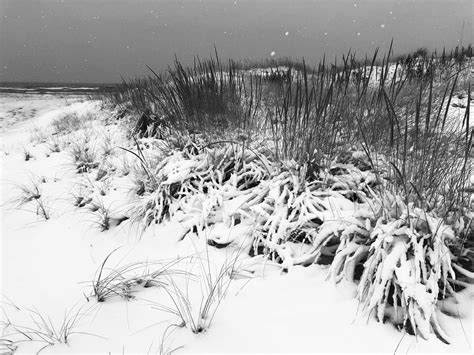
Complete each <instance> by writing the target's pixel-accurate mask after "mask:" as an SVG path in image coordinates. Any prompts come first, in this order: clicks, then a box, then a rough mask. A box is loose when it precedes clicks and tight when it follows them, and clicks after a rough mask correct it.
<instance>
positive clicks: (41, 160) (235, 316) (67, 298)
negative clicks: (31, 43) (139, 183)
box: [0, 96, 473, 354]
mask: <svg viewBox="0 0 474 355" xmlns="http://www.w3.org/2000/svg"><path fill="white" fill-rule="evenodd" d="M2 100H6V99H2ZM13 100H15V103H9V105H12V107H14V106H15V105H16V104H18V103H19V102H21V103H22V107H25V106H28V105H30V106H31V108H34V107H35V105H38V102H40V105H43V106H41V107H42V109H41V110H39V111H38V110H37V111H36V112H37V114H31V116H30V117H28V119H27V120H22V121H19V122H16V123H15V122H14V123H12V124H9V125H8V127H4V130H3V131H2V133H1V135H0V139H1V142H2V143H1V145H0V148H1V152H0V160H1V197H0V204H1V220H0V222H1V253H2V258H1V267H2V272H1V284H0V285H1V292H2V309H3V312H2V320H3V321H4V322H7V323H8V322H10V323H12V324H15V325H18V326H25V327H26V326H27V327H34V326H35V325H34V323H33V322H32V319H31V315H32V314H33V313H32V311H34V310H37V312H38V313H40V314H41V315H43V316H44V317H45V318H48V317H50V318H51V322H52V323H53V324H54V325H57V327H58V328H59V327H60V324H61V322H62V319H63V315H64V312H65V311H66V310H67V309H71V308H74V309H75V310H78V309H81V310H82V311H81V312H82V313H84V316H82V317H81V318H80V321H79V323H78V325H77V328H76V329H74V330H75V331H77V332H78V333H76V334H72V335H71V337H70V339H69V340H68V344H55V345H53V346H48V347H46V348H44V349H43V350H42V353H56V354H63V353H109V352H110V353H116V354H118V353H120V354H122V353H125V354H129V353H160V343H161V340H162V336H163V334H164V332H165V331H166V330H167V328H168V327H169V326H170V325H172V324H177V323H179V321H178V319H177V317H176V316H175V315H173V314H170V313H167V312H164V311H163V310H159V309H157V308H156V307H154V306H156V305H167V306H171V302H170V299H169V297H168V295H167V293H166V292H164V291H163V289H161V288H160V287H150V288H139V289H137V290H136V291H137V292H136V293H134V296H135V298H134V299H132V300H130V301H125V300H124V299H122V298H119V297H114V298H110V299H107V300H106V301H105V302H102V303H98V302H96V300H95V299H94V298H89V301H87V299H86V298H87V297H86V296H89V294H90V292H91V287H90V284H91V283H90V282H91V280H93V278H94V275H95V273H96V270H97V268H98V267H100V265H101V263H102V262H103V261H104V258H105V257H106V256H107V255H109V254H110V253H111V252H112V251H114V250H115V249H116V248H119V249H118V250H116V251H115V252H114V253H113V254H112V255H111V257H110V259H109V261H108V264H107V265H110V266H112V267H120V266H121V265H125V264H127V263H130V262H145V261H148V262H150V265H152V263H153V261H157V260H172V259H175V258H185V259H184V261H183V262H181V263H179V265H177V266H176V268H180V269H181V270H183V271H188V272H192V273H194V274H196V275H197V279H196V280H194V281H190V282H189V284H188V285H186V282H185V281H184V280H183V279H180V280H178V281H177V284H178V287H181V288H182V289H184V288H185V287H186V286H188V293H189V299H190V302H191V303H192V306H193V309H194V311H196V310H197V309H198V308H199V305H200V302H201V294H202V292H203V283H202V282H203V281H202V280H203V279H204V275H203V271H202V269H203V268H204V269H205V268H206V267H209V269H211V270H212V272H214V271H218V270H219V269H220V267H221V265H223V264H224V263H225V261H226V260H228V259H229V257H232V255H233V253H235V252H237V251H236V248H235V247H234V248H223V249H216V248H212V247H207V246H206V243H205V242H204V240H203V238H202V236H201V237H199V236H197V235H194V234H189V235H187V236H186V237H185V238H184V239H183V240H179V238H180V237H181V236H182V227H181V225H180V223H179V222H178V221H177V220H178V219H176V220H175V221H174V222H173V221H172V222H167V223H164V224H162V225H155V224H152V225H151V226H149V227H148V228H147V229H146V230H145V231H144V232H143V231H142V230H141V227H138V226H137V225H135V224H133V223H131V222H130V221H125V222H124V223H122V224H120V225H118V226H116V227H113V228H111V229H110V230H107V231H104V232H102V231H101V229H100V228H97V224H96V223H95V222H96V221H97V214H94V213H93V212H91V211H89V210H87V209H84V208H83V209H80V208H78V207H75V206H74V205H73V202H74V197H73V193H74V192H75V191H78V190H80V189H82V188H83V189H86V190H87V189H88V188H90V186H89V187H85V186H86V185H85V180H87V179H86V177H88V178H89V180H94V179H93V178H92V175H90V174H89V175H90V176H87V174H84V175H85V176H84V175H81V174H78V173H77V172H76V169H75V166H74V164H72V160H71V155H70V154H69V153H68V148H67V146H66V147H65V148H64V149H63V150H62V151H61V152H55V153H48V149H47V144H46V143H37V142H32V141H31V140H30V137H31V135H32V134H31V132H34V131H35V130H36V131H44V132H46V133H47V132H48V130H50V123H51V122H52V121H53V120H54V119H57V118H59V117H62V116H64V115H67V114H72V113H75V114H77V115H78V116H79V117H84V119H85V117H89V118H88V121H87V123H86V127H87V128H85V129H84V132H72V133H71V134H70V135H69V136H68V137H69V138H68V137H66V138H65V140H68V139H69V140H70V141H73V142H74V141H77V140H78V139H79V138H78V137H81V135H87V136H88V137H89V139H90V142H91V143H90V144H91V146H93V147H97V149H99V148H98V147H101V146H102V144H103V141H104V137H111V139H112V142H113V145H114V146H115V147H119V146H121V147H130V146H131V143H130V142H128V141H127V139H126V138H125V134H124V129H123V127H121V126H120V124H118V123H117V122H115V121H114V122H112V123H107V124H106V121H105V120H104V118H106V116H107V112H102V111H100V105H99V103H98V102H92V101H86V102H75V103H73V104H71V105H68V104H67V103H65V102H64V100H51V101H48V104H47V105H48V109H47V110H45V109H44V108H45V106H44V105H45V103H44V102H43V101H41V100H39V101H38V100H27V99H25V100H24V101H21V100H22V98H21V97H19V96H16V97H15V98H14V99H13ZM44 100H50V98H44ZM7 101H8V100H6V101H2V103H3V102H7ZM13 111H14V110H13ZM29 112H30V113H31V112H32V111H31V110H30V111H29ZM10 114H11V113H10ZM5 115H8V114H7V113H5ZM91 115H92V116H93V118H96V119H93V120H90V116H91ZM7 119H11V117H7ZM66 145H67V144H66ZM25 149H27V150H29V151H30V152H31V153H32V155H33V158H32V159H30V160H28V161H25V159H24V150H25ZM113 151H114V153H113V154H114V157H113V159H114V161H120V159H126V158H129V157H127V154H128V153H127V152H125V151H124V150H121V149H117V148H115V149H114V150H113ZM187 169H189V167H186V166H176V171H175V172H173V174H170V175H169V176H170V177H169V179H170V180H169V181H167V182H168V183H171V182H172V181H171V179H174V180H173V181H179V180H180V179H181V175H182V174H181V172H182V171H183V170H187ZM119 170H120V169H119ZM31 181H43V182H40V188H41V191H42V198H44V201H45V203H46V204H47V205H48V206H49V207H50V208H51V218H50V219H49V220H47V221H44V220H42V219H41V218H39V217H38V216H37V215H36V213H34V212H35V208H34V207H33V206H34V205H32V204H31V203H30V204H26V205H24V206H23V207H21V208H16V205H15V203H14V202H13V201H14V200H15V199H16V198H17V197H18V194H19V190H18V186H20V185H22V184H27V185H28V184H31ZM100 184H101V182H100V181H92V185H94V186H95V187H97V186H99V185H100ZM132 184H133V183H132V181H131V178H130V177H129V176H124V175H123V174H120V173H119V172H117V173H115V174H111V177H110V178H108V180H107V184H106V185H107V186H106V187H105V188H106V190H107V193H106V194H105V196H102V195H100V194H98V193H97V191H95V190H94V191H92V192H91V196H92V197H93V198H94V199H96V200H98V201H100V202H101V203H102V204H103V205H104V206H107V207H110V209H111V210H112V211H113V213H114V214H115V215H118V216H120V215H122V214H123V212H124V211H126V210H127V208H129V207H130V205H129V204H130V200H131V198H130V195H131V194H132V193H131V186H132ZM229 208H232V207H231V206H229ZM238 227H239V228H241V229H242V231H228V234H227V235H226V234H225V228H226V226H225V225H222V224H216V225H215V227H214V229H213V230H211V231H210V232H209V233H210V234H211V236H212V235H213V234H215V235H217V234H218V237H220V238H224V239H226V238H227V239H229V240H232V239H233V238H234V237H233V236H232V233H237V232H238V233H242V234H245V232H246V231H247V230H248V226H246V225H240V226H238ZM190 256H193V258H191V257H190ZM197 256H199V257H200V258H201V259H197ZM196 260H205V264H207V260H208V261H209V266H207V265H206V266H205V267H203V264H204V263H202V262H199V261H196ZM238 266H239V273H238V277H237V275H236V277H235V280H233V281H232V282H231V283H230V287H229V289H228V292H227V295H226V297H225V298H223V300H222V302H221V304H220V306H219V308H217V310H216V313H215V317H214V318H213V319H212V323H211V324H210V326H209V328H208V329H207V330H206V331H204V332H201V333H199V334H193V333H192V332H191V331H190V329H188V328H176V329H175V330H174V331H172V332H170V331H169V330H168V333H167V334H170V335H169V336H168V337H166V341H165V342H164V346H165V348H167V349H168V350H171V349H174V348H177V347H179V349H177V350H176V352H177V353H202V352H204V353H249V352H250V353H268V352H270V353H277V352H285V353H287V352H288V353H295V352H311V353H313V352H323V353H360V352H363V353H394V352H396V353H472V342H473V336H472V335H473V318H472V294H471V295H461V296H460V297H466V300H465V301H464V304H465V305H467V306H468V307H467V309H465V308H461V307H460V306H459V305H454V306H453V304H452V303H450V304H447V305H446V308H449V307H451V310H452V312H453V313H458V312H459V313H460V314H461V315H462V316H463V317H462V318H460V319H456V318H453V317H448V316H446V315H444V314H441V313H439V314H438V317H439V321H440V323H441V324H442V326H443V328H444V329H445V330H446V332H447V333H448V334H449V336H450V339H451V341H452V343H451V344H450V345H447V344H444V343H442V342H440V341H439V340H438V339H436V337H434V336H432V337H431V338H430V339H429V340H423V339H421V338H418V339H417V338H415V337H414V336H411V335H408V334H404V333H403V332H399V331H398V330H396V329H395V328H394V326H392V325H391V324H390V323H387V324H382V323H377V322H376V321H375V320H374V319H373V317H372V316H369V315H367V314H363V313H362V312H361V311H360V310H359V306H360V305H359V304H358V301H357V300H355V298H354V295H355V293H356V289H357V285H355V284H351V283H348V282H345V281H343V282H340V283H339V284H338V285H337V286H336V285H335V284H334V282H333V280H326V277H327V273H328V268H326V267H323V266H318V265H313V266H310V267H302V266H295V267H293V268H291V269H290V270H289V273H287V274H286V273H282V272H281V266H279V265H276V264H274V263H272V262H270V261H267V262H264V261H263V260H262V259H260V258H258V257H256V258H249V257H244V256H242V258H241V260H240V261H239V262H238ZM150 267H152V266H150ZM199 280H201V281H199ZM469 306H470V307H469ZM81 307H82V308H81ZM168 329H174V328H168ZM10 332H11V326H10V327H6V328H5V329H4V330H3V335H2V337H4V338H7V339H10V338H9V337H11V338H12V340H13V337H15V336H14V335H11V333H10ZM79 332H81V333H79ZM19 338H21V337H18V335H16V337H15V339H19ZM43 346H44V343H41V342H29V341H27V342H22V343H19V344H18V348H17V353H30V352H33V353H34V352H37V351H38V350H39V349H41V348H42V347H43ZM0 349H1V347H0Z"/></svg>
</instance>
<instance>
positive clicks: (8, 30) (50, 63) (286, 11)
mask: <svg viewBox="0 0 474 355" xmlns="http://www.w3.org/2000/svg"><path fill="white" fill-rule="evenodd" d="M472 13H473V9H472V1H471V0H426V1H425V0H411V1H409V0H399V1H391V0H370V1H368V0H361V1H357V0H351V1H346V0H319V1H307V0H285V1H284V0H258V1H257V0H254V1H250V0H235V1H234V0H202V1H199V0H181V1H180V0H169V1H158V0H155V1H149V0H0V81H29V82H32V81H43V82H117V81H120V75H122V76H125V77H131V76H135V75H141V74H144V73H147V69H146V66H145V64H148V65H150V66H151V67H153V68H156V69H157V70H162V69H164V68H166V66H167V65H168V64H170V63H171V62H172V60H173V57H174V55H175V54H176V55H177V56H178V58H179V59H180V60H183V61H185V62H188V63H191V60H192V57H193V56H194V55H196V54H197V55H200V56H201V57H205V56H208V55H209V54H210V53H211V52H212V51H213V46H214V44H215V45H216V46H217V49H218V51H219V54H220V55H221V56H222V57H233V58H236V59H239V58H256V59H261V58H270V55H271V53H272V52H275V57H279V56H281V57H285V56H291V57H296V58H301V57H305V59H306V60H307V61H308V62H309V63H310V64H315V62H316V61H317V60H319V59H320V58H321V57H322V54H323V53H326V55H329V56H331V57H333V56H334V55H340V54H342V53H345V52H347V51H348V50H349V49H350V48H352V49H353V50H356V51H357V52H358V53H361V54H364V53H365V52H369V53H371V52H372V51H373V50H374V48H375V47H377V46H380V47H381V48H382V49H387V47H388V44H389V42H390V40H391V38H392V37H393V38H394V41H395V50H396V52H398V53H401V52H404V51H406V50H412V49H416V48H418V47H421V46H425V47H428V48H430V49H432V48H439V49H442V47H443V46H446V47H447V48H453V47H454V46H456V44H458V41H459V40H461V33H462V32H463V37H462V41H463V43H464V44H469V43H471V42H472ZM463 23H464V31H462V28H463Z"/></svg>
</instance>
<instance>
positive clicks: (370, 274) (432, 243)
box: [358, 196, 455, 342]
mask: <svg viewBox="0 0 474 355" xmlns="http://www.w3.org/2000/svg"><path fill="white" fill-rule="evenodd" d="M387 200H388V201H387V202H388V203H386V204H385V205H384V206H383V207H382V208H383V209H385V211H384V212H385V213H384V215H383V216H381V217H380V218H379V219H378V220H377V222H376V225H375V227H374V228H373V230H372V231H371V233H370V240H371V245H370V249H369V254H368V258H367V261H366V262H365V264H364V272H363V274H362V277H361V280H360V284H359V288H358V298H359V300H360V301H361V302H362V303H363V305H364V306H365V307H366V309H367V310H368V311H374V312H375V315H376V318H377V319H378V320H379V321H385V319H390V320H391V321H392V322H393V323H394V324H397V325H400V327H404V328H406V329H408V330H409V331H411V332H412V333H414V334H419V335H420V336H422V337H423V338H425V339H426V338H428V336H429V334H430V333H431V332H432V331H433V332H434V333H435V334H436V335H437V336H438V338H440V339H441V340H443V341H444V342H448V336H447V334H446V333H445V332H444V330H443V329H442V328H441V325H440V323H439V322H438V318H437V301H438V299H439V298H444V297H445V296H446V295H447V293H450V292H451V291H452V288H451V287H450V285H449V283H448V278H450V277H452V278H454V277H455V275H454V271H453V268H452V265H451V254H450V251H449V249H448V247H447V246H446V240H449V239H453V238H454V233H453V230H452V229H451V228H450V227H449V226H447V225H445V224H444V223H443V221H442V220H441V219H439V218H436V217H434V216H433V215H432V214H428V213H426V212H425V211H423V210H421V209H419V208H413V207H412V206H406V205H405V204H404V203H403V202H402V201H401V200H400V199H398V198H397V197H393V196H389V197H388V198H387Z"/></svg>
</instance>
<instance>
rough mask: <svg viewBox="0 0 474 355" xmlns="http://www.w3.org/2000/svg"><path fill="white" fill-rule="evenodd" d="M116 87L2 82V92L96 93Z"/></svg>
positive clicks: (0, 90) (0, 89)
mask: <svg viewBox="0 0 474 355" xmlns="http://www.w3.org/2000/svg"><path fill="white" fill-rule="evenodd" d="M114 89H115V86H114V85H107V84H87V83H46V82H45V83H27V82H26V83H24V82H4V83H2V82H0V94H32V95H34V94H37V95H45V94H47V95H94V94H98V93H104V92H107V91H113V90H114Z"/></svg>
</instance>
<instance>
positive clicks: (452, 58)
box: [105, 46, 473, 342]
mask: <svg viewBox="0 0 474 355" xmlns="http://www.w3.org/2000/svg"><path fill="white" fill-rule="evenodd" d="M268 64H269V65H275V67H274V68H270V70H258V68H256V67H258V63H257V64H256V65H255V66H252V65H249V63H243V64H242V63H236V62H233V61H229V62H227V63H222V62H221V61H220V60H219V57H218V55H217V53H216V55H215V56H214V58H211V59H209V60H205V61H202V60H200V59H196V60H195V63H194V65H193V66H191V67H190V68H185V67H184V66H182V65H181V64H180V63H179V62H178V61H175V63H174V67H173V68H170V69H169V70H168V71H167V72H166V73H160V74H158V73H155V72H154V71H152V70H151V68H150V70H151V74H150V76H148V77H146V78H140V79H134V80H130V81H124V83H123V85H122V86H121V87H120V89H119V91H118V92H116V93H113V94H111V95H109V96H108V97H107V98H106V99H105V101H106V102H108V103H112V104H115V105H118V106H119V107H121V109H122V112H127V115H128V119H127V124H128V125H129V127H130V132H131V135H132V136H133V137H134V139H135V142H138V139H140V138H154V139H156V140H159V141H164V142H165V143H166V145H167V147H168V151H167V153H166V154H165V157H164V159H162V160H161V161H160V162H159V163H158V164H150V162H149V161H148V160H147V158H146V157H145V156H144V155H143V153H142V152H141V150H140V148H139V145H138V143H137V151H136V152H133V151H130V152H131V153H132V154H133V155H134V156H135V157H136V158H137V161H138V162H139V164H140V166H141V168H142V169H141V174H140V175H141V177H140V178H139V179H138V181H140V186H139V187H138V189H137V191H136V192H137V194H138V195H140V196H141V201H142V203H141V205H140V206H138V207H137V210H136V211H137V213H136V218H137V219H141V220H143V221H144V222H145V223H144V224H145V225H149V224H150V223H151V222H155V223H160V222H161V221H163V220H164V219H169V218H172V217H173V216H174V215H176V214H177V213H178V212H183V213H191V212H190V211H193V209H192V208H190V207H187V204H191V202H189V201H190V196H192V198H194V199H196V200H199V201H201V203H202V211H201V217H200V218H201V219H199V222H196V221H194V222H193V221H192V222H190V224H189V225H188V226H187V227H188V228H189V230H192V228H194V227H196V226H197V225H198V224H199V223H201V224H202V223H207V224H208V225H212V224H217V223H223V222H222V221H219V220H216V217H215V216H216V215H217V214H218V213H217V211H218V210H219V208H221V206H220V205H219V202H216V201H211V200H209V199H208V197H207V196H208V195H209V193H210V191H212V193H213V194H217V195H219V196H221V197H220V198H221V199H222V200H223V201H224V202H229V201H235V200H237V199H238V198H242V203H241V204H240V205H239V207H238V208H237V209H236V210H235V211H234V212H233V214H232V215H229V216H224V217H223V218H224V219H226V218H231V219H232V220H233V221H234V222H233V223H236V222H235V221H238V222H239V223H241V220H242V219H244V218H250V219H251V220H255V221H256V227H255V233H254V239H253V242H252V246H251V248H250V249H248V250H247V251H248V253H249V255H257V254H263V255H265V256H266V257H268V258H271V259H273V260H275V261H278V262H280V263H282V265H283V269H284V270H288V269H289V268H290V267H291V266H292V265H310V264H312V263H315V262H316V263H325V264H330V265H331V267H330V275H332V276H333V277H334V279H335V280H336V281H338V280H341V279H342V278H343V277H346V278H347V279H349V280H351V281H355V282H360V286H359V294H358V297H359V299H360V300H361V302H362V303H363V304H364V305H365V308H366V309H367V311H368V312H370V311H376V313H377V318H378V319H379V320H380V321H383V320H384V319H385V318H386V316H387V314H388V315H390V312H391V311H390V310H391V309H393V308H397V307H401V308H400V309H401V318H397V319H392V321H393V322H394V323H395V324H401V327H402V328H405V329H407V330H409V331H410V329H411V332H412V333H413V334H420V335H421V336H423V337H426V336H427V334H428V333H430V332H434V333H435V334H436V335H437V336H438V337H439V338H440V339H442V340H443V341H445V342H448V339H447V336H446V334H445V333H444V331H443V330H442V329H441V327H440V325H439V323H438V321H437V319H436V316H435V311H433V309H436V302H437V300H438V298H440V299H444V298H446V297H448V296H450V295H453V294H455V292H456V290H457V289H456V288H455V284H456V283H454V282H452V281H450V280H453V279H455V277H456V275H461V277H462V275H464V276H465V274H466V272H468V273H469V272H472V271H469V270H468V269H467V268H469V267H468V266H466V265H467V262H466V258H467V259H469V258H470V257H472V254H466V253H465V248H467V249H469V248H471V249H472V239H473V233H472V228H471V227H470V226H471V217H470V214H469V208H470V206H469V204H470V200H469V192H468V191H469V189H468V187H469V183H470V182H469V178H470V176H471V155H472V154H471V148H472V131H471V124H470V111H469V100H470V97H471V88H470V84H469V71H470V66H471V65H472V48H471V47H470V46H469V47H467V48H463V47H457V48H456V49H454V50H453V51H451V52H450V53H446V51H445V50H443V53H442V54H441V55H438V54H437V53H435V52H433V53H428V51H426V50H423V49H420V50H418V51H416V52H414V53H411V54H409V55H406V56H398V57H395V58H394V56H393V52H392V48H390V50H389V51H388V53H387V54H385V55H384V56H381V55H380V54H379V52H378V51H376V52H375V53H374V54H373V56H371V57H367V56H366V58H365V59H364V60H359V59H358V57H356V56H355V54H352V53H349V54H348V55H346V56H343V57H342V59H341V60H339V61H338V60H335V61H334V62H331V63H330V62H327V61H326V60H325V59H324V60H323V61H321V62H320V63H319V64H318V65H316V66H315V67H309V66H308V65H307V63H305V61H304V60H302V61H300V62H297V61H291V60H287V61H286V62H285V61H282V62H272V63H268ZM256 69H257V70H256ZM260 69H261V68H260ZM459 92H467V97H468V104H467V108H466V110H465V114H464V117H461V118H460V117H453V115H452V113H450V107H452V101H453V98H454V97H455V96H456V95H457V93H459ZM229 186H232V188H233V189H235V190H234V192H232V193H230V192H229V190H228V189H229ZM225 189H227V190H225ZM232 194H234V195H232ZM241 195H246V196H247V197H246V198H245V199H244V198H243V197H242V196H241ZM238 196H240V197H238ZM328 196H332V197H333V198H336V199H340V201H347V200H349V201H351V202H352V203H354V204H356V205H357V206H361V207H362V206H365V207H364V208H365V209H366V210H367V211H369V212H365V215H363V214H361V213H359V215H354V216H343V217H342V218H341V220H340V221H332V222H331V221H330V220H328V217H327V216H328V213H330V212H331V211H332V210H333V209H334V207H333V206H332V205H331V201H330V200H329V198H328ZM192 201H195V200H192ZM239 201H240V200H239ZM178 206H179V207H178ZM341 213H342V211H341ZM224 222H225V221H224ZM193 223H194V224H193ZM282 224H283V227H282ZM381 235H383V237H380V236H381ZM382 239H383V240H385V239H386V241H381V240H382ZM390 240H392V241H393V242H388V241H390ZM420 240H421V241H420ZM232 242H233V241H232V240H229V241H228V242H226V243H225V244H224V246H226V245H229V244H230V243H232ZM289 242H299V243H302V244H307V245H310V246H312V249H310V251H309V252H307V253H305V254H303V255H298V256H295V255H293V253H292V252H291V246H290V245H289ZM216 246H218V247H222V245H220V244H218V243H217V244H216ZM403 246H404V248H402V247H403ZM414 249H417V250H419V251H420V254H419V255H418V254H417V256H416V257H417V258H420V260H418V261H419V265H421V266H420V268H421V269H423V270H421V269H417V270H411V269H410V268H409V267H408V266H407V265H409V264H410V263H411V262H413V260H414V255H413V253H414V252H413V250H414ZM461 250H462V251H461ZM440 252H442V254H443V256H442V257H441V256H440V255H441V254H439V253H440ZM393 253H397V254H396V255H395V254H393ZM391 254H393V258H392V257H389V256H390V255H391ZM381 255H385V257H383V256H381ZM468 255H470V256H468ZM433 258H438V259H439V260H440V263H439V264H438V265H434V264H433V263H432V261H433V260H434V259H433ZM444 258H446V259H444ZM392 259H393V260H395V261H399V263H400V264H401V265H402V266H403V267H405V266H406V267H407V270H408V271H410V270H411V271H413V272H422V273H423V274H422V275H423V277H421V278H418V279H416V280H414V281H413V280H412V281H413V282H414V283H415V284H417V285H419V286H420V288H423V290H424V292H426V293H427V294H430V295H432V296H433V297H429V302H428V304H422V301H421V300H420V299H416V297H415V298H414V297H413V296H410V295H411V294H412V293H411V291H412V290H408V289H407V288H406V287H405V286H403V282H402V281H401V280H403V277H404V274H402V271H400V270H398V269H397V268H396V267H394V266H393V264H392V263H391V262H392V261H393V260H392ZM461 260H463V261H462V262H461ZM451 264H452V265H456V266H454V267H453V268H452V267H451ZM374 265H379V267H380V268H381V269H385V270H387V273H386V275H384V278H382V279H381V278H380V275H379V274H376V273H375V271H374V270H375V269H373V267H374ZM440 265H441V266H440ZM440 267H441V269H440ZM471 267H472V262H471ZM397 270H398V271H397ZM407 270H405V271H407ZM420 270H421V271H420ZM448 276H449V277H448ZM434 284H436V285H441V286H440V287H441V288H440V287H438V286H436V287H435V286H434ZM380 285H383V286H380ZM457 285H458V286H459V282H458V283H457ZM388 295H392V297H388ZM170 297H171V298H172V300H173V301H174V304H175V305H176V309H168V311H169V312H171V313H174V314H176V315H179V316H180V317H181V319H182V321H183V322H184V323H185V324H190V326H191V328H192V329H193V331H198V330H199V329H200V327H199V322H197V321H196V320H195V319H194V318H191V317H190V316H189V311H188V308H189V305H187V303H186V302H185V301H183V297H182V293H180V292H179V288H178V287H177V286H176V287H174V292H172V293H170ZM433 307H434V308H433ZM426 310H430V311H429V312H428V313H426V312H427V311H426Z"/></svg>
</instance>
